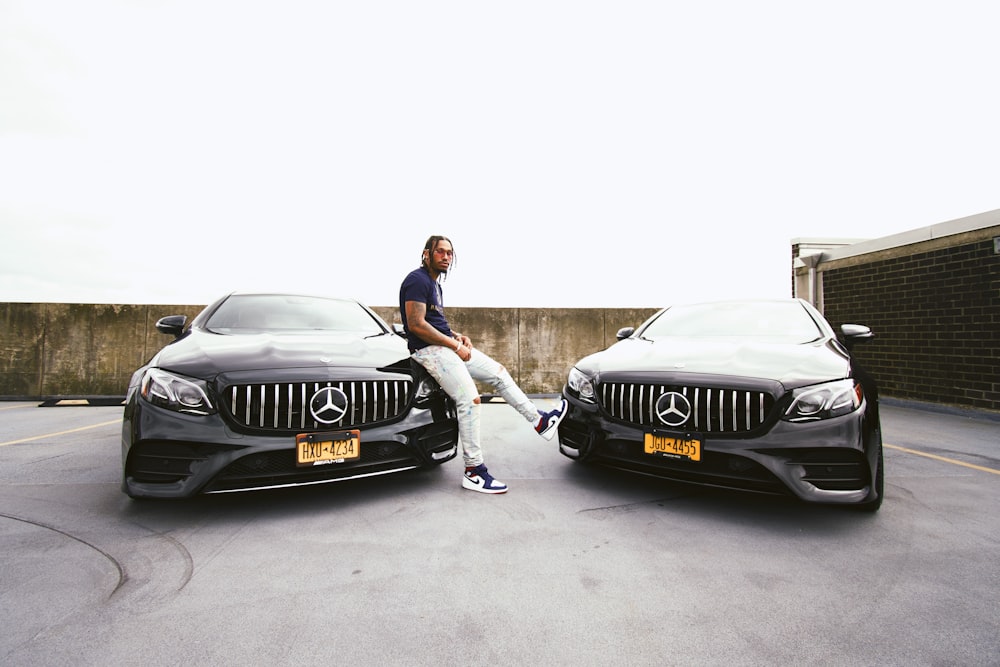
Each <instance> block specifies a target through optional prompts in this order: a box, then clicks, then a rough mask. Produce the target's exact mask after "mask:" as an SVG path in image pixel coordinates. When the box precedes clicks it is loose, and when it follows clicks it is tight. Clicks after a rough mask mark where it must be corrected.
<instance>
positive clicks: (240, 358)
mask: <svg viewBox="0 0 1000 667" xmlns="http://www.w3.org/2000/svg"><path fill="white" fill-rule="evenodd" d="M408 356H409V352H408V351H407V348H406V341H405V340H403V339H402V338H401V337H399V336H397V335H395V334H390V333H387V334H384V335H381V336H373V337H370V338H364V337H361V336H358V335H356V334H350V333H332V332H303V333H255V334H240V335H222V334H215V333H209V332H204V331H191V332H190V333H189V334H188V335H187V336H184V337H183V338H180V339H178V340H176V341H174V342H172V343H170V344H169V345H167V346H166V347H164V348H163V349H162V350H160V352H159V353H157V355H156V356H155V357H154V358H153V359H152V361H150V364H149V365H151V366H157V367H159V368H163V369H166V370H170V371H173V372H176V373H182V374H184V375H188V376H190V377H198V378H203V379H209V378H211V377H213V376H215V375H217V374H219V373H235V372H241V371H260V370H277V369H292V368H322V367H351V368H383V367H386V366H390V365H392V364H394V363H396V362H398V361H400V360H402V359H405V358H407V357H408Z"/></svg>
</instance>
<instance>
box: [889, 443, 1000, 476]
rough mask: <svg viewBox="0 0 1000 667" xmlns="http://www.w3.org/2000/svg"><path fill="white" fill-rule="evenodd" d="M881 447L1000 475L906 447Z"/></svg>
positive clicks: (997, 472) (998, 472)
mask: <svg viewBox="0 0 1000 667" xmlns="http://www.w3.org/2000/svg"><path fill="white" fill-rule="evenodd" d="M883 446H885V447H888V448H889V449H895V450H898V451H900V452H906V453H907V454H914V455H916V456H923V457H926V458H929V459H934V460H935V461H943V462H945V463H951V464H953V465H957V466H962V467H963V468H972V469H973V470H979V471H980V472H990V473H993V474H994V475H1000V470H995V469H993V468H984V467H983V466H977V465H975V464H974V463H966V462H965V461H957V460H955V459H949V458H946V457H944V456H938V455H937V454H928V453H927V452H918V451H917V450H915V449H907V448H906V447H900V446H899V445H888V444H884V445H883Z"/></svg>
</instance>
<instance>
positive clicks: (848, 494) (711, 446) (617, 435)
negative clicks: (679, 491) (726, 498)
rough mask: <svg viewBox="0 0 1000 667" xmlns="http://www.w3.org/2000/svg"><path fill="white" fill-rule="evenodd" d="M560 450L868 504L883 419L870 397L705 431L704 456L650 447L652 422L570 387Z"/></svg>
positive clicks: (707, 481) (693, 477) (662, 472)
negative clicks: (586, 398)
mask: <svg viewBox="0 0 1000 667" xmlns="http://www.w3.org/2000/svg"><path fill="white" fill-rule="evenodd" d="M564 398H566V400H567V401H568V402H569V406H570V407H569V410H568V414H567V416H566V417H565V418H564V419H563V421H562V422H561V423H560V425H559V451H560V452H561V453H562V454H564V455H565V456H567V457H569V458H572V459H575V460H579V461H589V462H594V463H600V464H603V465H607V466H611V467H614V468H619V469H623V470H629V471H632V472H638V473H642V474H647V475H652V476H655V477H661V478H664V479H669V480H673V481H678V482H685V483H692V484H699V485H704V486H712V487H719V488H726V489H736V490H742V491H752V492H758V493H768V494H779V495H789V494H790V495H793V496H795V497H797V498H800V499H801V500H804V501H808V502H815V503H832V504H860V503H864V502H868V501H871V500H872V499H873V498H875V497H876V495H877V494H876V491H875V489H874V487H873V482H872V480H874V479H875V473H876V470H877V466H878V465H879V460H878V446H877V440H878V439H879V437H880V435H879V434H878V433H877V419H876V420H873V419H871V418H870V416H869V411H868V405H867V403H862V405H861V407H860V408H859V409H858V410H856V411H854V412H852V413H850V414H848V415H844V416H841V417H836V418H833V419H825V420H821V421H815V422H804V423H792V422H786V421H780V420H777V421H774V422H773V423H771V424H769V425H768V428H767V429H766V432H763V433H760V434H755V435H756V437H740V436H734V435H731V434H721V433H720V434H713V433H703V434H700V435H701V438H702V456H701V459H702V460H701V461H690V460H686V459H679V458H667V457H664V456H659V455H651V454H647V453H645V451H644V446H643V441H644V437H645V433H646V432H647V430H646V429H644V428H641V427H636V426H633V425H629V424H623V423H620V422H616V421H611V420H609V419H607V418H606V417H605V416H603V415H602V414H601V413H600V412H599V410H598V408H597V406H596V405H592V404H588V403H584V402H581V401H579V400H578V399H576V398H574V397H573V396H570V395H567V394H566V393H564Z"/></svg>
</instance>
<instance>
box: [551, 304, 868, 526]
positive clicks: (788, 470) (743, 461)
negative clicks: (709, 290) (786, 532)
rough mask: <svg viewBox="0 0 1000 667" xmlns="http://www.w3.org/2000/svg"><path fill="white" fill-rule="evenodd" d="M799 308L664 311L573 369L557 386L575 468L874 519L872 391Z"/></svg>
mask: <svg viewBox="0 0 1000 667" xmlns="http://www.w3.org/2000/svg"><path fill="white" fill-rule="evenodd" d="M841 334H842V337H843V341H841V340H838V338H837V335H836V334H835V332H834V330H833V329H832V327H831V326H830V324H829V323H828V322H827V321H826V320H825V319H824V318H823V316H822V315H821V314H820V313H819V311H817V310H816V309H815V308H813V307H812V306H811V305H810V304H809V303H808V302H805V301H802V300H800V299H780V300H734V301H725V302H713V303H698V304H685V305H677V306H673V307H670V308H664V309H663V310H661V311H659V312H658V313H656V314H655V315H653V316H652V317H651V318H650V319H648V320H647V321H646V322H645V323H643V324H642V325H641V326H640V327H639V328H638V329H633V328H625V329H622V330H620V331H619V332H618V342H617V343H615V344H614V345H612V346H611V347H609V348H608V349H606V350H604V351H602V352H597V353H596V354H592V355H590V356H588V357H585V358H584V359H582V360H580V361H579V362H578V363H577V364H576V365H575V367H574V368H573V369H572V370H571V371H570V373H569V378H568V381H567V383H566V385H565V387H564V389H563V395H564V397H565V398H566V399H567V401H568V403H569V405H570V408H569V411H568V413H567V416H566V417H565V418H564V420H563V422H562V423H561V424H560V425H559V449H560V451H561V452H562V453H563V454H565V455H566V456H568V457H569V458H571V459H575V460H577V461H587V462H594V463H601V464H605V465H608V466H612V467H616V468H621V469H625V470H630V471H634V472H638V473H645V474H649V475H653V476H658V477H663V478H666V479H671V480H675V481H679V482H685V483H694V484H700V485H708V486H714V487H722V488H729V489H739V490H743V491H754V492H761V493H773V494H791V495H793V496H795V497H797V498H799V499H801V500H805V501H810V502H817V503H830V504H844V505H852V506H855V507H857V508H860V509H865V510H871V511H875V510H877V509H878V508H879V507H880V505H881V503H882V495H883V486H884V471H883V465H882V460H883V457H882V434H881V426H880V422H879V412H878V389H877V387H876V385H875V382H874V381H873V380H872V378H871V377H870V376H869V375H867V374H866V373H865V372H864V371H863V370H862V369H861V368H860V367H859V366H858V365H857V363H856V362H855V360H854V359H852V357H851V353H850V350H851V349H853V346H854V345H855V344H856V343H858V342H860V341H864V340H867V339H869V338H872V336H873V334H872V332H871V330H870V329H869V328H868V327H865V326H862V325H856V324H845V325H843V326H842V327H841Z"/></svg>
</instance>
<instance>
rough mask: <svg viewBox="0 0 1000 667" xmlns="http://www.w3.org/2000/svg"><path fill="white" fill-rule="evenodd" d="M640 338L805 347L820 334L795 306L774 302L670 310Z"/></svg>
mask: <svg viewBox="0 0 1000 667" xmlns="http://www.w3.org/2000/svg"><path fill="white" fill-rule="evenodd" d="M640 335H641V336H642V337H643V338H665V337H696V338H704V337H726V338H729V337H734V338H752V339H757V340H769V341H774V342H782V343H808V342H810V341H814V340H816V339H818V338H820V337H821V336H822V332H821V331H820V329H819V327H818V326H817V325H816V322H814V321H813V319H812V318H811V317H810V316H809V314H808V313H807V312H806V311H805V309H804V308H802V306H801V305H799V304H798V303H796V302H794V301H789V302H783V301H775V302H744V303H709V304H697V305H683V306H673V307H671V308H670V309H668V310H667V311H666V312H664V313H663V314H661V315H660V316H659V317H658V318H656V319H655V320H653V321H652V322H650V323H649V325H648V326H647V327H646V329H644V330H643V331H641V332H640Z"/></svg>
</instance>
